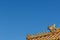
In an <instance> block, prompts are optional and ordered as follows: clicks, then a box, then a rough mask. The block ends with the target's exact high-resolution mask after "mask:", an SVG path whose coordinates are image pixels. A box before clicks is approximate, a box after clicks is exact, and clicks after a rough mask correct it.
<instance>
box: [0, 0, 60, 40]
mask: <svg viewBox="0 0 60 40" xmlns="http://www.w3.org/2000/svg"><path fill="white" fill-rule="evenodd" d="M54 23H55V24H56V26H57V27H59V26H60V0H0V40H26V38H25V37H26V35H27V34H35V33H39V32H44V31H48V29H47V27H48V26H49V25H52V24H54Z"/></svg>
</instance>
